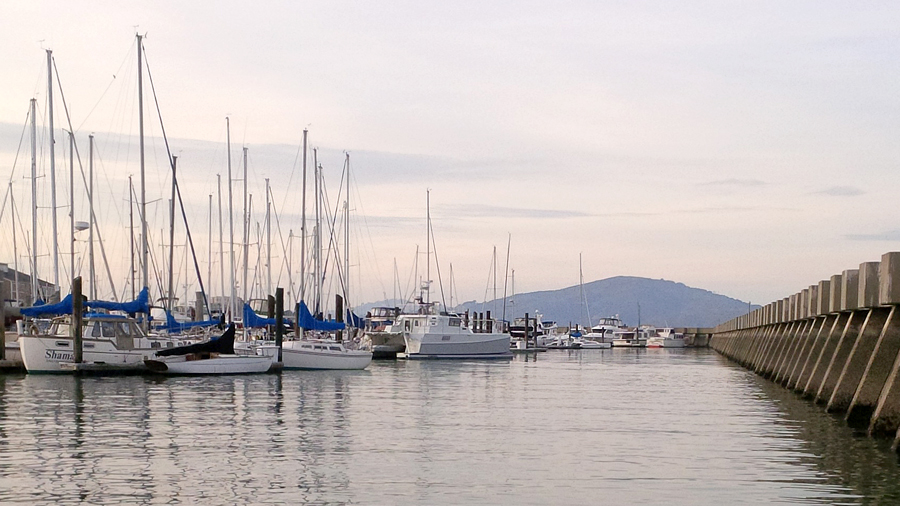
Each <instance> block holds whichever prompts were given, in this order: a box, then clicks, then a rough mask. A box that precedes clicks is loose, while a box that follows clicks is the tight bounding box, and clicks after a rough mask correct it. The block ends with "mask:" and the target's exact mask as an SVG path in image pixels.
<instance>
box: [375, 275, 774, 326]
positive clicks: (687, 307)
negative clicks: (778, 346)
mask: <svg viewBox="0 0 900 506" xmlns="http://www.w3.org/2000/svg"><path fill="white" fill-rule="evenodd" d="M584 292H585V298H586V299H587V301H588V307H589V309H590V314H591V320H592V322H593V323H596V322H597V320H598V319H599V318H600V317H602V316H612V315H616V314H618V315H619V317H620V318H622V320H623V321H624V322H625V324H626V325H632V326H634V325H637V323H638V304H640V323H643V324H651V325H656V326H671V327H713V326H715V325H718V324H719V323H722V322H724V321H727V320H730V319H731V318H734V317H735V316H738V315H742V314H745V313H747V310H748V306H747V303H746V302H742V301H740V300H737V299H733V298H731V297H726V296H724V295H719V294H715V293H713V292H710V291H709V290H703V289H700V288H692V287H689V286H687V285H684V284H682V283H676V282H674V281H667V280H664V279H648V278H639V277H633V276H617V277H613V278H608V279H601V280H598V281H592V282H590V283H585V285H584ZM384 302H385V301H382V302H381V303H374V304H366V305H364V306H363V307H361V308H359V309H358V311H359V314H360V315H363V314H365V311H366V310H368V308H370V307H372V306H374V305H388V304H383V303H384ZM390 305H393V304H390ZM757 307H758V306H753V309H756V308H757ZM455 309H456V310H457V311H465V310H467V309H468V310H469V311H470V312H473V311H488V310H489V311H491V313H492V315H494V316H496V317H497V318H500V317H501V316H502V314H503V299H499V300H496V301H488V302H486V303H479V302H475V301H469V302H465V303H463V304H460V305H458V306H457V307H456V308H455ZM535 310H537V312H539V313H541V314H543V317H544V319H545V320H555V321H556V322H557V323H559V324H560V325H568V324H569V322H571V323H573V324H574V323H581V324H584V323H586V322H587V319H588V318H587V313H586V312H585V310H584V307H583V304H582V303H581V288H580V287H579V286H578V285H575V286H570V287H568V288H562V289H559V290H549V291H541V292H530V293H518V294H515V296H514V297H510V299H509V300H507V305H506V316H507V319H512V318H513V317H515V316H522V315H524V314H525V313H526V312H527V313H529V314H531V315H534V314H535Z"/></svg>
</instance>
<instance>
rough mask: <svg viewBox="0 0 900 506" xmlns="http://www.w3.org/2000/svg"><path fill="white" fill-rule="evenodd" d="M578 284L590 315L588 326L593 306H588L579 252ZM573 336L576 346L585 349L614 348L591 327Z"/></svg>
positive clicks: (582, 301)
mask: <svg viewBox="0 0 900 506" xmlns="http://www.w3.org/2000/svg"><path fill="white" fill-rule="evenodd" d="M578 285H579V286H580V287H581V303H582V304H584V308H585V310H586V311H587V317H588V327H590V325H591V308H590V306H588V301H587V297H586V296H585V293H584V268H583V267H582V264H581V253H579V254H578ZM572 337H573V344H574V345H575V347H577V348H580V349H583V350H604V349H609V348H612V343H611V342H609V341H605V340H604V337H605V336H604V335H603V333H602V332H601V333H596V332H594V331H593V329H591V332H587V333H580V332H579V335H577V336H572Z"/></svg>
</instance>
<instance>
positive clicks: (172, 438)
mask: <svg viewBox="0 0 900 506" xmlns="http://www.w3.org/2000/svg"><path fill="white" fill-rule="evenodd" d="M878 500H881V502H893V501H894V500H898V501H900V466H898V464H897V459H896V458H895V457H894V456H893V454H891V453H890V452H889V450H888V448H887V447H886V443H877V442H874V441H872V440H870V439H867V438H865V437H855V436H854V434H853V432H852V431H851V430H850V429H848V428H846V426H845V425H844V423H843V422H842V421H841V420H840V419H838V418H834V417H832V416H830V415H826V414H825V413H824V412H823V410H822V409H820V408H818V407H815V406H812V405H810V404H809V403H807V402H805V401H802V400H799V399H798V398H796V397H795V396H794V395H792V394H789V393H787V392H785V391H784V390H782V389H780V388H776V387H774V386H772V385H771V384H769V383H767V382H765V381H764V380H762V379H760V378H758V377H756V376H755V375H753V374H751V373H749V372H747V371H745V370H743V369H741V368H739V367H736V366H734V365H732V364H730V363H728V362H727V361H725V360H724V359H723V358H721V357H719V356H718V355H717V354H715V353H714V352H712V351H708V350H635V351H628V350H606V351H593V350H592V351H573V352H565V351H558V352H552V351H551V352H547V353H543V354H541V355H539V357H538V359H537V360H536V361H535V360H534V359H533V358H529V359H527V360H526V359H525V357H517V358H516V359H514V360H513V361H511V362H405V361H399V362H389V363H373V364H372V366H370V368H369V369H368V370H366V371H360V372H293V371H292V372H285V373H283V374H281V375H280V376H279V375H262V376H232V377H219V378H160V379H155V378H142V377H115V378H83V379H79V378H72V377H61V376H36V375H7V376H0V503H4V504H6V503H16V502H22V503H55V504H62V503H78V502H89V503H106V504H120V503H142V504H144V503H146V504H162V503H175V504H179V503H181V504H233V503H254V504H258V503H291V504H301V503H306V504H515V505H519V504H541V505H544V504H600V503H606V504H713V505H716V506H721V505H723V504H773V503H791V504H835V503H846V504H866V503H873V502H878Z"/></svg>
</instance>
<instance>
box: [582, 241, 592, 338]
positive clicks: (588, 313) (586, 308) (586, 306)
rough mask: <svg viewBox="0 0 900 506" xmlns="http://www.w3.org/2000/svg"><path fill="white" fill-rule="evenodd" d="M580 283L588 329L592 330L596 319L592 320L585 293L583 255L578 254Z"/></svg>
mask: <svg viewBox="0 0 900 506" xmlns="http://www.w3.org/2000/svg"><path fill="white" fill-rule="evenodd" d="M578 280H579V281H578V283H579V285H581V303H582V304H584V310H585V312H587V317H588V324H587V328H589V329H590V328H591V325H593V324H594V319H593V318H591V306H590V304H588V300H587V296H586V295H585V293H584V269H583V267H582V264H581V253H579V254H578Z"/></svg>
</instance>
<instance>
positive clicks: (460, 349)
mask: <svg viewBox="0 0 900 506" xmlns="http://www.w3.org/2000/svg"><path fill="white" fill-rule="evenodd" d="M404 339H405V340H406V357H407V358H411V359H425V358H429V359H430V358H509V357H511V356H512V353H511V352H510V351H509V334H495V333H491V334H479V333H458V334H453V333H445V334H436V333H425V334H405V335H404Z"/></svg>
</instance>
